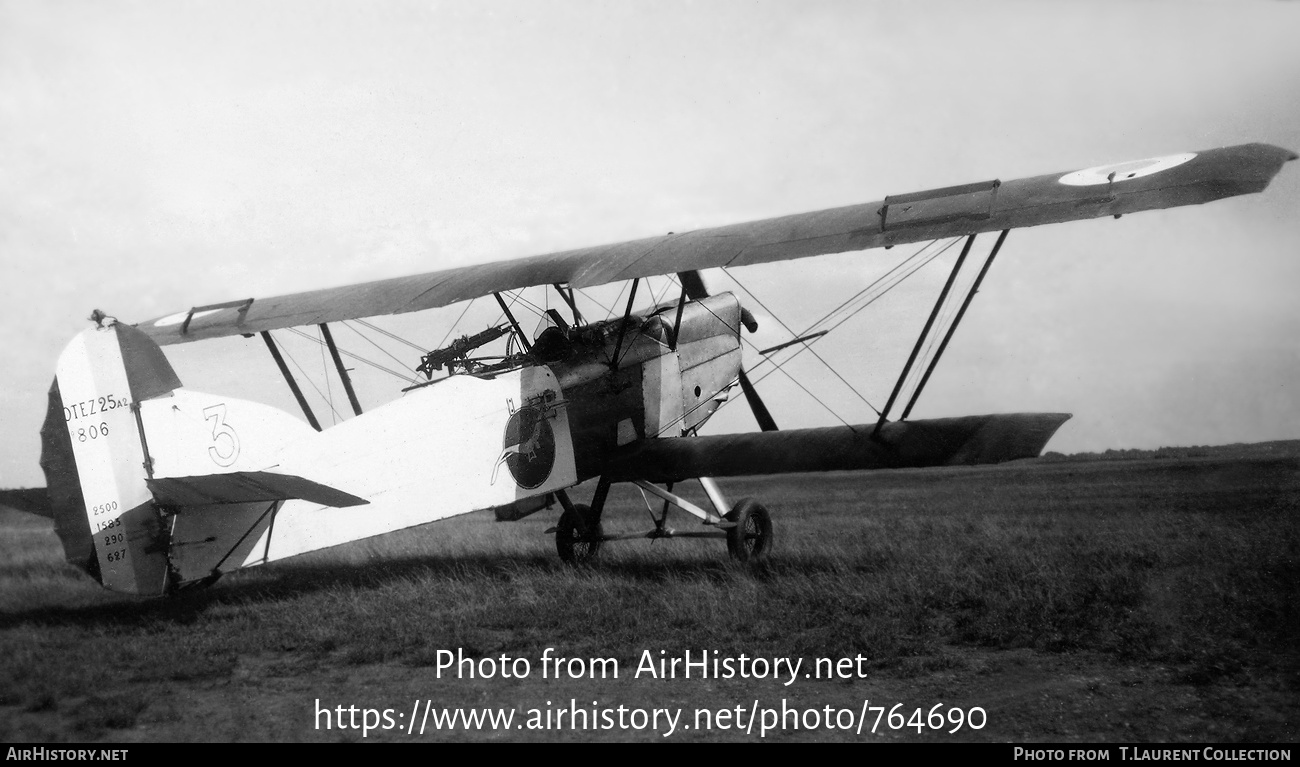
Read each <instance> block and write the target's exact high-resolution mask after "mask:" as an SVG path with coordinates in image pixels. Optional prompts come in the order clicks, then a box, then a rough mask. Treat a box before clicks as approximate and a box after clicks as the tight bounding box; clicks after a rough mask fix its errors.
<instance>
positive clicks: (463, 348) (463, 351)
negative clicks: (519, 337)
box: [415, 325, 510, 379]
mask: <svg viewBox="0 0 1300 767" xmlns="http://www.w3.org/2000/svg"><path fill="white" fill-rule="evenodd" d="M509 332H510V326H509V325H500V326H497V327H492V328H488V329H487V330H484V331H482V332H481V333H475V334H474V335H472V336H461V337H460V338H457V339H456V340H455V341H452V342H451V343H450V344H448V345H447V346H444V347H443V348H441V349H435V350H433V351H431V352H429V353H428V354H426V355H424V357H422V358H421V359H420V366H419V367H417V368H416V369H415V370H416V372H417V373H424V377H425V378H427V379H432V378H433V371H435V370H442V368H443V366H444V365H453V364H455V363H456V360H464V362H465V363H468V362H470V360H468V359H466V355H467V354H469V353H470V352H472V351H474V350H475V349H477V348H479V347H480V346H483V345H484V344H490V343H492V342H493V341H495V340H497V339H498V338H500V337H501V336H504V335H506V334H507V333H509Z"/></svg>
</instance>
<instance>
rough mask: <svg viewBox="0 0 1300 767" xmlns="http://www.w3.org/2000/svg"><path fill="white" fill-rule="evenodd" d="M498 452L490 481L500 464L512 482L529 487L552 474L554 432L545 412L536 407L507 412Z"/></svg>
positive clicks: (493, 481) (495, 476)
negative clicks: (499, 451) (508, 472)
mask: <svg viewBox="0 0 1300 767" xmlns="http://www.w3.org/2000/svg"><path fill="white" fill-rule="evenodd" d="M501 443H502V446H501V455H500V456H498V457H497V462H496V466H494V467H493V468H492V484H494V485H495V484H496V481H497V474H498V473H499V472H500V471H501V466H502V464H504V465H505V467H506V468H507V469H509V470H510V476H511V477H514V480H515V484H517V485H519V486H520V487H522V488H525V489H529V490H531V489H532V488H534V487H539V486H541V484H542V483H543V482H545V481H546V480H547V478H548V477H550V476H551V469H552V468H554V466H555V432H554V431H552V430H551V423H550V421H549V420H548V419H547V418H546V414H545V413H544V412H543V411H542V410H541V409H539V408H536V407H527V406H526V407H522V408H520V409H518V410H516V411H514V412H513V413H511V414H510V420H509V421H507V422H506V429H505V434H504V436H503V437H502V439H501Z"/></svg>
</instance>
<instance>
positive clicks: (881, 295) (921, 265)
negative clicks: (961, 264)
mask: <svg viewBox="0 0 1300 767" xmlns="http://www.w3.org/2000/svg"><path fill="white" fill-rule="evenodd" d="M960 239H961V238H960V237H959V238H956V239H954V240H953V241H952V242H950V243H948V244H947V245H945V246H944V247H943V248H942V249H940V250H939V251H938V252H936V253H934V254H932V255H930V256H927V257H926V258H925V259H924V260H923V261H921V263H919V264H916V265H915V266H913V267H912V269H911V270H910V271H908V272H906V273H905V274H903V275H902V276H901V277H899V278H898V279H897V280H895V281H894V282H893V283H891V284H889V285H887V286H886V287H884V288H883V289H881V291H880V292H879V293H877V294H876V295H875V296H872V297H871V298H870V299H869V300H867V301H865V302H863V303H862V305H861V306H858V307H857V308H856V309H854V310H853V311H852V312H851V313H849V314H848V315H847V316H845V317H844V318H843V319H841V320H839V321H838V322H836V323H835V324H834V325H831V326H830V327H829V328H827V330H826V332H827V333H828V334H829V333H830V332H831V331H832V330H835V329H836V328H838V327H839V326H841V325H843V324H844V323H846V322H848V321H849V320H851V319H853V318H854V317H855V316H857V315H858V313H859V312H861V311H862V310H863V309H866V308H867V307H868V306H871V305H872V304H874V303H875V302H876V301H879V300H880V299H881V298H884V297H885V296H886V295H888V293H889V291H891V290H893V289H894V288H896V287H898V286H899V285H901V284H903V282H905V281H906V280H907V278H909V277H911V276H912V275H914V274H916V273H917V272H918V271H920V270H921V269H923V268H925V266H926V265H927V264H929V263H930V262H931V261H933V260H935V259H936V258H938V257H939V256H941V255H943V254H944V253H945V252H946V251H947V250H948V249H949V248H951V247H952V246H953V245H955V244H956V243H957V242H958V241H959V240H960ZM918 252H920V251H918ZM910 260H911V259H910V258H909V259H908V261H910ZM893 271H894V270H893V269H891V270H890V272H893ZM876 282H879V280H877V281H876ZM873 284H875V283H873ZM828 316H829V315H828ZM824 320H825V318H823V320H819V321H818V322H822V321H824ZM814 327H816V324H813V325H810V326H809V330H811V329H812V328H814ZM807 332H808V331H807V330H805V331H804V333H807ZM825 337H826V336H819V337H817V338H814V339H810V340H809V341H808V343H807V344H804V345H802V346H800V347H798V348H797V349H796V351H795V352H794V354H791V355H790V356H789V357H786V358H785V359H784V360H782V361H781V362H780V363H776V362H774V361H773V360H772V358H770V357H767V358H764V359H763V360H762V361H761V362H760V363H759V364H758V365H755V366H754V367H755V369H757V368H759V367H762V365H763V364H765V363H768V362H771V363H772V364H773V365H775V369H774V370H770V371H768V372H766V373H764V374H763V375H762V376H760V377H759V378H758V379H757V380H755V381H754V384H755V385H758V382H759V381H762V380H763V379H764V378H767V377H768V376H770V375H771V374H772V373H775V372H776V370H780V369H781V368H782V367H783V366H784V365H786V364H787V363H788V362H790V361H791V360H793V359H794V358H795V357H798V356H799V355H800V354H802V353H803V351H804V349H807V348H808V347H809V346H811V345H812V344H814V343H816V342H817V341H820V340H821V339H823V338H825Z"/></svg>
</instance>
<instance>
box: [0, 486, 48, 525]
mask: <svg viewBox="0 0 1300 767" xmlns="http://www.w3.org/2000/svg"><path fill="white" fill-rule="evenodd" d="M0 506H8V507H10V508H12V509H18V510H19V511H25V512H27V513H28V514H36V515H37V516H41V517H49V518H51V519H53V518H54V507H53V506H52V505H51V504H50V496H49V493H47V492H46V491H45V488H43V487H24V488H19V489H15V490H0Z"/></svg>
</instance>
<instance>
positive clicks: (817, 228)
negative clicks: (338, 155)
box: [138, 144, 1297, 345]
mask: <svg viewBox="0 0 1300 767" xmlns="http://www.w3.org/2000/svg"><path fill="white" fill-rule="evenodd" d="M1296 157H1297V156H1296V154H1295V153H1293V152H1291V151H1289V150H1286V149H1282V148H1280V147H1276V146H1272V145H1269V144H1242V145H1239V146H1232V147H1223V148H1220V149H1210V150H1206V151H1203V152H1187V153H1184V154H1179V155H1170V156H1167V157H1156V158H1150V159H1147V160H1138V161H1135V162H1127V163H1116V164H1114V165H1106V166H1098V167H1095V168H1086V169H1083V170H1078V171H1071V172H1063V173H1052V174H1048V175H1044V176H1035V177H1033V178H1025V179H1017V180H1014V181H1007V182H999V181H988V182H984V183H977V184H969V185H965V186H958V187H948V188H946V189H935V190H930V191H926V192H918V193H913V194H905V195H897V196H891V197H886V198H885V199H884V200H880V201H876V202H869V203H864V204H860V205H850V206H847V207H842V208H831V209H828V210H820V211H814V212H811V213H800V214H796V215H791V216H782V217H780V218H771V219H764V220H761V221H751V222H748V223H743V224H733V225H730V226H721V227H715V228H711V229H699V230H696V231H693V232H685V233H682V234H670V235H666V236H661V237H648V238H645V239H640V240H633V241H630V242H623V243H617V244H613V245H602V246H597V247H591V248H582V249H579V250H570V251H563V252H559V253H551V254H547V255H540V256H533V257H529V258H522V259H518V260H513V261H498V262H495V263H490V264H482V265H475V266H466V267H459V268H454V269H445V270H441V271H436V272H429V273H426V274H419V275H413V276H409V277H396V278H392V279H387V280H379V281H375V282H367V283H361V284H358V285H348V286H343V287H337V288H327V289H324V290H315V291H310V292H306V293H295V294H291V295H284V296H276V297H273V298H259V299H256V300H247V301H233V302H230V303H228V304H216V305H213V306H210V307H198V308H196V309H193V310H190V311H188V312H180V313H178V314H173V315H169V316H167V317H162V318H158V319H154V320H149V321H147V322H142V323H140V325H139V326H138V327H139V328H140V330H142V331H144V332H145V333H146V334H148V335H149V336H150V337H151V338H152V339H153V340H154V341H155V342H157V343H158V344H160V345H166V344H175V343H186V342H189V341H200V340H204V339H209V338H220V337H223V336H230V335H236V334H240V333H256V332H260V331H263V330H275V329H278V328H285V327H294V326H299V325H312V324H319V323H322V322H337V321H340V320H346V319H355V318H358V317H373V316H378V315H385V314H401V313H405V312H414V311H420V310H424V309H433V308H436V307H439V306H447V305H450V304H454V303H457V302H459V301H466V300H469V299H471V298H476V297H478V296H484V295H487V294H489V293H493V292H497V291H502V290H514V289H517V288H522V287H529V286H534V285H549V284H553V283H557V282H559V283H568V284H570V285H572V286H574V287H579V288H582V287H590V286H593V285H603V284H606V283H610V282H617V281H620V280H630V279H633V278H636V277H649V276H654V275H661V274H668V273H673V272H681V271H686V270H693V269H707V268H713V267H723V266H744V265H748V264H760V263H767V262H771V261H782V260H787V259H795V258H807V257H811V256H819V255H826V254H830V253H842V252H845V251H854V250H867V249H870V248H879V247H891V246H893V245H902V244H906V243H911V242H924V241H928V240H933V239H937V238H943V237H956V236H962V235H968V234H975V233H979V232H989V231H997V230H1001V229H1015V228H1020V227H1028V226H1038V225H1041V224H1053V223H1060V222H1063V221H1074V220H1079V219H1087V218H1099V217H1103V216H1118V215H1122V214H1126V213H1136V212H1139V211H1144V210H1156V209H1160V208H1173V207H1179V206H1183V205H1196V204H1200V203H1205V202H1211V201H1213V200H1219V199H1223V198H1225V197H1234V196H1236V195H1242V194H1251V193H1254V192H1260V191H1263V190H1264V189H1265V188H1266V187H1267V186H1268V184H1269V182H1270V181H1272V179H1273V177H1274V176H1275V175H1277V173H1278V172H1279V171H1280V170H1281V168H1282V165H1283V164H1284V163H1286V162H1288V161H1290V160H1294V159H1296Z"/></svg>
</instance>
